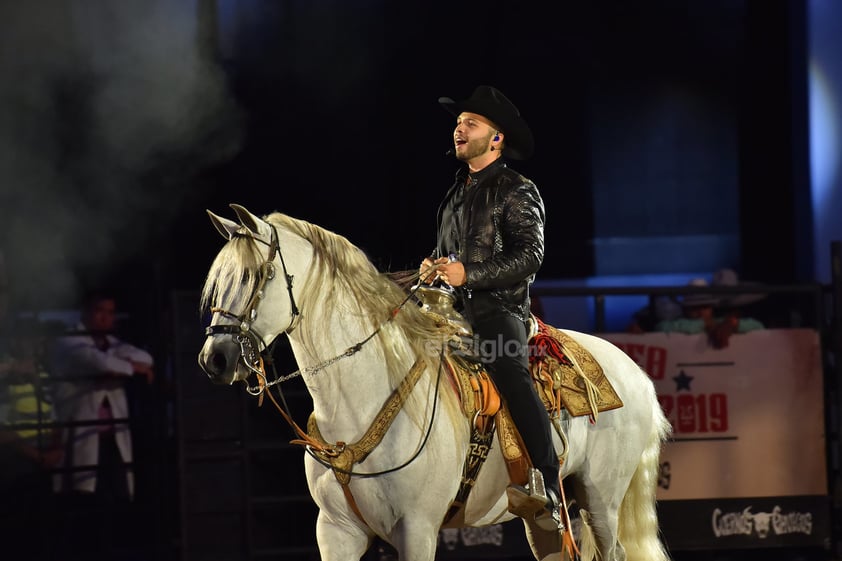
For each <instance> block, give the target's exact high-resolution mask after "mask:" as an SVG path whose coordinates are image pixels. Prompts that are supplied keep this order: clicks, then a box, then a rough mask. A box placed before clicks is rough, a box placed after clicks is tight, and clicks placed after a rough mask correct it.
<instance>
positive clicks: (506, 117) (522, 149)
mask: <svg viewBox="0 0 842 561" xmlns="http://www.w3.org/2000/svg"><path fill="white" fill-rule="evenodd" d="M439 103H440V104H441V106H442V107H444V108H445V109H446V110H447V111H448V112H449V113H451V114H452V115H454V116H456V117H458V116H459V114H460V113H462V112H463V111H468V112H469V113H476V114H477V115H482V116H483V117H485V118H486V119H488V120H490V121H491V122H493V123H494V124H495V125H497V126H498V127H500V132H502V133H503V134H504V135H506V140H505V146H506V148H505V150H504V153H505V155H506V156H507V157H509V158H512V159H514V160H525V159H527V158H529V157H531V156H532V152H533V151H534V150H535V140H534V139H533V138H532V131H531V130H529V125H527V124H526V121H524V120H523V117H521V115H520V111H518V108H517V107H515V104H514V103H512V102H511V101H509V98H507V97H506V96H505V95H503V93H502V92H501V91H500V90H498V89H497V88H494V87H491V86H477V88H476V89H475V90H474V93H472V94H471V97H469V98H468V99H465V100H462V101H453V100H452V99H451V98H449V97H440V98H439Z"/></svg>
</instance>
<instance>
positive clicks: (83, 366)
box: [52, 293, 154, 544]
mask: <svg viewBox="0 0 842 561" xmlns="http://www.w3.org/2000/svg"><path fill="white" fill-rule="evenodd" d="M81 312H82V313H81V323H80V324H79V325H78V326H77V329H78V330H77V331H76V332H74V333H72V334H66V335H63V336H61V337H59V338H58V339H57V340H56V343H55V345H54V347H53V349H52V366H53V374H54V375H55V376H56V378H57V384H56V412H57V415H58V418H59V420H61V421H69V422H74V423H75V422H82V423H84V422H91V424H80V425H78V426H69V427H67V428H66V429H65V430H64V434H63V439H62V440H63V445H64V451H65V455H64V461H63V463H62V467H66V468H76V467H79V466H96V468H95V470H73V469H71V470H67V471H65V472H64V473H61V474H58V475H57V476H56V478H55V487H56V490H57V491H62V492H65V493H69V494H70V496H71V497H73V500H72V501H71V505H72V507H73V508H76V509H82V510H84V509H99V510H98V511H97V512H99V513H100V514H103V516H104V517H103V518H102V519H100V521H101V522H102V524H101V525H100V527H99V528H96V531H99V532H100V544H102V543H103V541H104V540H107V541H108V542H110V541H111V538H112V536H113V535H114V534H118V536H117V539H118V540H119V539H120V538H121V537H123V536H125V535H126V534H125V533H124V534H123V536H120V535H119V534H120V532H125V528H122V527H120V524H121V521H119V520H112V519H111V517H110V516H109V515H108V512H107V511H106V512H103V511H102V509H103V508H104V507H105V508H112V507H115V508H121V507H125V506H126V505H127V504H128V503H130V502H131V501H132V500H133V499H134V474H133V471H132V469H131V467H129V466H126V465H125V463H130V462H132V461H133V450H132V439H131V434H130V429H129V424H128V422H127V419H128V417H129V402H128V397H127V394H126V389H125V383H126V381H127V379H128V378H130V377H133V376H143V377H145V378H146V381H147V382H148V383H152V381H153V378H154V372H153V369H152V365H153V359H152V356H151V355H150V354H149V353H148V352H147V351H145V350H143V349H141V348H139V347H136V346H134V345H132V344H129V343H127V342H125V341H123V340H122V339H120V338H118V337H117V336H115V335H114V331H115V327H116V315H117V304H116V299H115V298H114V297H113V296H111V295H109V294H108V293H94V294H91V295H89V296H88V297H87V298H86V299H85V301H84V304H83V308H82V311H81ZM115 419H116V421H114V420H115ZM120 419H123V420H122V421H121V420H120ZM97 421H99V422H100V424H96V422H97ZM109 421H110V422H109ZM90 522H91V521H90V520H88V521H84V522H81V521H80V522H79V524H82V525H83V526H82V527H80V528H76V529H74V530H72V531H70V532H69V534H70V535H71V536H73V535H74V534H76V533H77V532H85V531H88V532H90V531H91V529H92V527H93V526H94V524H91V523H90Z"/></svg>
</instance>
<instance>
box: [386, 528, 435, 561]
mask: <svg viewBox="0 0 842 561" xmlns="http://www.w3.org/2000/svg"><path fill="white" fill-rule="evenodd" d="M438 539H439V528H438V526H433V525H432V524H428V523H427V521H425V520H422V519H419V518H413V519H411V520H407V519H406V518H402V519H401V520H400V521H398V523H397V524H396V525H395V527H394V528H393V529H392V531H391V532H390V533H389V536H388V541H389V543H391V544H392V546H394V548H395V549H396V550H397V552H398V560H399V561H434V560H435V558H436V547H437V546H438Z"/></svg>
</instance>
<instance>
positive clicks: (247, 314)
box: [205, 226, 301, 377]
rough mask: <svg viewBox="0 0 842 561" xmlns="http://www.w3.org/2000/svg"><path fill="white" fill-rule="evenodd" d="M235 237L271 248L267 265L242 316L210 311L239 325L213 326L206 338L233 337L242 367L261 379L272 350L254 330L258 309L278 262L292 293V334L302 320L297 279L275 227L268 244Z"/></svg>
mask: <svg viewBox="0 0 842 561" xmlns="http://www.w3.org/2000/svg"><path fill="white" fill-rule="evenodd" d="M234 235H235V236H236V235H240V236H246V237H248V238H250V239H251V240H252V241H253V242H255V241H257V242H260V243H262V244H265V245H267V246H269V255H268V256H267V258H266V261H264V262H263V264H262V265H261V266H260V276H259V278H258V280H257V283H256V284H255V287H254V291H253V292H252V294H251V297H250V298H249V300H248V303H247V304H246V306H245V309H244V310H243V313H242V314H236V313H234V312H231V311H229V310H226V309H224V308H220V307H216V306H215V307H211V309H210V311H211V312H212V313H218V314H220V315H222V316H224V317H227V318H230V319H233V320H235V321H236V322H237V323H235V324H225V325H210V326H208V327H206V328H205V335H207V336H210V335H219V334H229V335H231V336H232V338H233V339H234V341H235V342H237V343H238V344H239V345H240V356H241V357H242V359H243V363H244V364H245V365H246V367H247V368H248V369H249V370H251V371H252V372H253V373H255V374H257V375H258V376H261V377H265V373H264V369H263V355H264V354H271V346H270V345H267V344H266V342H265V341H264V338H263V336H261V335H260V333H258V332H257V331H256V330H255V329H254V321H255V320H256V319H257V307H258V305H259V304H260V302H261V301H262V300H263V297H264V295H265V292H264V288H265V287H266V283H267V282H269V281H270V280H272V279H274V278H275V265H274V262H275V259H276V258H277V259H278V260H279V261H280V262H281V268H282V269H283V272H284V279H285V280H286V284H287V292H288V293H289V301H290V316H291V317H290V320H289V324H288V325H287V326H286V328H285V329H284V330H283V331H282V333H286V334H289V333H292V331H293V330H294V329H295V328H296V326H297V325H298V321H299V319H300V318H301V312H300V310H299V309H298V305H297V304H296V302H295V295H294V294H293V292H292V286H293V280H294V277H293V275H290V274H289V271H287V266H286V263H285V262H284V254H283V252H282V251H281V244H280V242H279V241H278V231H277V230H276V229H275V227H274V226H272V237H271V239H270V241H269V242H266V241H263V240H262V239H260V238H258V237H255V236H252V235H246V234H239V233H238V234H234Z"/></svg>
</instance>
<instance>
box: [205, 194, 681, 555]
mask: <svg viewBox="0 0 842 561" xmlns="http://www.w3.org/2000/svg"><path fill="white" fill-rule="evenodd" d="M231 207H232V208H233V209H234V211H235V213H236V215H237V219H238V221H236V222H235V221H233V220H228V219H225V218H222V217H220V216H217V215H215V214H213V213H211V212H210V211H208V213H209V215H210V217H211V221H212V222H213V224H214V226H215V227H216V228H217V230H219V232H220V233H222V235H223V236H224V237H225V238H226V239H228V240H229V241H228V242H227V243H226V244H225V245H224V247H223V248H222V250H221V251H220V252H219V254H218V255H217V256H216V259H215V260H214V262H213V264H212V265H211V268H210V270H209V272H208V276H207V280H206V283H205V286H204V290H203V294H202V303H203V307H204V308H205V309H207V308H208V307H209V308H210V311H211V313H212V315H211V325H210V326H209V327H208V328H207V338H206V340H205V343H204V346H203V347H202V349H201V352H200V354H199V363H200V364H201V366H202V368H203V369H204V370H205V371H206V372H207V374H208V376H209V377H210V378H211V380H212V381H213V382H215V383H224V384H233V383H234V382H239V381H242V382H245V383H246V384H248V381H247V380H248V379H252V380H254V379H256V378H257V377H262V373H263V372H265V370H264V369H263V361H262V357H261V354H260V353H262V352H264V351H265V350H266V349H267V347H269V345H270V344H271V342H272V341H273V340H274V339H275V338H276V337H277V336H279V335H281V334H283V333H285V334H286V335H287V336H288V337H289V339H290V343H291V347H292V350H293V352H294V355H295V359H296V361H297V363H298V365H299V370H298V371H296V372H294V373H291V374H290V375H288V376H285V377H281V378H280V379H279V380H275V381H274V383H280V382H282V381H283V380H284V379H289V378H290V377H292V376H295V375H300V376H302V377H303V381H304V383H305V384H306V386H307V388H308V391H309V393H310V395H311V396H312V399H313V408H314V410H313V414H312V416H311V422H310V431H309V432H310V436H309V437H308V436H303V439H304V441H305V442H307V443H309V445H310V446H308V451H309V452H310V453H307V454H305V455H304V462H305V472H306V476H307V483H308V486H309V490H310V494H311V495H312V498H313V500H314V501H315V503H316V504H317V505H318V507H319V514H318V519H317V521H316V538H317V542H318V547H319V551H320V553H321V558H322V559H323V560H324V561H349V560H351V559H360V558H361V557H362V556H363V555H364V554H365V552H366V551H367V549H368V548H369V547H370V545H371V543H372V540H373V539H374V538H375V536H379V537H380V538H381V539H383V540H384V541H386V542H388V543H389V544H391V545H392V546H393V547H394V548H395V549H396V550H397V552H398V555H399V559H400V560H401V561H433V559H434V558H435V552H436V546H437V542H438V534H439V529H440V528H441V526H442V521H443V519H444V518H445V515H446V513H447V512H448V508H449V507H450V505H451V503H452V502H453V500H454V497H455V496H456V494H457V490H458V489H459V487H460V482H461V479H462V472H463V467H464V463H465V457H466V450H467V447H468V446H469V440H470V433H471V427H470V423H469V422H468V421H467V420H466V419H465V417H464V415H463V413H462V410H461V409H460V405H459V401H458V396H457V395H456V392H455V391H454V389H453V388H452V387H451V386H450V384H448V383H447V382H446V381H444V380H442V378H443V375H442V372H441V370H442V369H441V363H440V354H439V353H440V350H441V347H442V343H441V340H442V337H441V333H440V331H438V330H437V328H436V327H435V325H434V323H433V322H432V321H431V320H430V319H429V318H428V317H427V316H426V315H425V314H424V313H422V311H421V310H420V309H419V307H418V306H417V305H414V304H406V305H402V304H405V303H406V291H405V290H404V289H402V288H401V287H400V286H398V284H396V283H395V282H393V280H391V279H390V278H389V276H388V275H386V274H383V273H381V272H378V270H377V269H376V268H375V267H374V266H373V265H372V263H371V262H370V260H369V259H368V258H367V257H366V255H365V254H364V253H363V252H362V251H361V250H360V249H359V248H357V247H355V246H354V245H353V244H351V243H350V242H349V241H348V240H347V239H346V238H344V237H342V236H340V235H337V234H335V233H333V232H330V231H327V230H325V229H324V228H321V227H319V226H316V225H314V224H311V223H308V222H305V221H302V220H297V219H294V218H291V217H289V216H286V215H283V214H280V213H273V214H271V215H268V216H265V217H263V218H260V217H258V216H255V215H254V214H252V213H251V212H249V211H248V210H247V209H245V208H243V207H241V206H239V205H231ZM564 332H565V333H567V334H568V335H569V336H570V337H572V338H574V339H575V340H576V341H577V342H579V343H580V344H581V345H582V346H584V347H585V348H586V349H587V350H588V351H590V353H592V355H593V356H594V357H595V358H596V360H597V361H598V362H599V363H600V364H601V365H602V367H603V369H604V371H605V374H606V376H607V377H608V379H609V380H610V382H611V384H612V385H613V387H614V389H615V390H616V392H617V394H618V395H619V397H620V398H621V399H622V401H623V403H624V405H623V406H622V407H620V408H618V409H615V410H611V411H605V412H602V413H600V414H599V415H598V417H597V418H596V421H595V422H593V421H592V420H589V417H587V416H579V417H569V416H567V415H563V416H562V419H561V422H560V423H558V424H557V427H561V428H562V429H563V433H564V435H565V437H562V435H560V434H556V435H555V436H556V446H557V450H558V452H559V455H560V457H562V454H564V456H563V457H564V461H563V463H562V469H561V476H562V477H563V478H564V483H565V487H566V488H568V489H571V494H572V495H573V498H575V501H576V505H577V506H578V507H579V508H580V509H581V510H580V512H581V515H582V520H583V521H584V522H586V524H584V527H583V530H582V531H581V536H580V538H579V540H580V541H579V545H578V547H579V551H580V552H581V556H580V558H581V559H582V560H583V561H591V560H593V559H601V560H602V561H625V560H627V561H667V560H668V555H667V553H666V551H665V548H664V546H663V544H662V543H661V541H660V539H659V527H658V520H657V514H656V508H655V493H656V487H657V475H658V468H659V454H660V449H661V445H662V443H663V441H664V440H665V439H666V438H667V437H668V435H669V432H670V426H669V423H668V421H667V420H666V419H665V417H664V415H663V412H662V410H661V407H660V405H659V403H658V400H657V396H656V394H655V390H654V387H653V385H652V383H651V381H650V379H649V377H648V376H647V375H646V373H644V372H643V371H642V370H641V369H640V367H638V365H637V364H636V363H635V362H633V361H632V360H631V359H630V358H629V357H628V356H627V355H626V354H625V353H623V352H622V351H621V350H619V349H618V348H617V347H615V346H614V345H612V344H611V343H609V342H607V341H605V340H603V339H600V338H597V337H595V336H592V335H588V334H584V333H578V332H575V331H569V330H564ZM254 374H258V376H257V377H255V376H253V375H254ZM413 377H414V378H417V379H418V381H417V383H414V385H413V384H412V383H409V382H408V379H409V378H413ZM268 382H269V384H270V385H272V383H273V381H272V380H269V381H268ZM265 383H266V380H261V385H260V388H261V389H266V387H265V385H264V384H265ZM256 387H257V386H254V387H253V388H252V389H254V388H256ZM261 396H262V394H261ZM395 396H398V399H397V401H396V397H395ZM384 404H385V406H384ZM384 410H390V412H391V415H392V417H391V418H390V421H391V422H390V423H385V427H384V423H383V422H382V420H383V413H382V412H383V411H384ZM288 420H289V419H288ZM293 424H294V423H293ZM314 432H315V433H316V434H318V435H319V438H313V437H312V434H313V433H314ZM300 434H302V435H304V432H303V431H301V432H300ZM319 443H323V444H327V445H326V446H325V445H322V444H319ZM328 443H330V444H328ZM564 444H566V445H567V448H568V449H567V450H563V449H562V448H563V445H564ZM331 454H332V456H331ZM355 454H356V455H355ZM343 457H344V459H343ZM328 458H333V459H339V460H341V461H338V463H337V464H333V466H337V465H338V466H339V467H338V468H337V469H335V470H334V469H333V467H332V465H331V463H330V462H328V461H326V459H328ZM343 462H344V463H343ZM342 466H344V468H343V467H342ZM343 481H344V483H343ZM508 483H509V476H508V472H507V470H506V467H505V460H504V458H503V456H502V453H501V451H500V446H496V445H494V446H492V447H491V451H490V452H489V454H488V458H487V460H486V461H485V463H484V465H483V466H482V468H481V470H480V472H479V475H478V477H477V480H476V483H475V485H474V487H473V490H472V491H471V493H470V495H469V496H468V499H467V502H466V504H465V508H464V522H463V523H461V522H460V525H461V526H485V525H490V524H495V523H499V522H504V521H506V520H510V519H512V518H514V515H513V514H511V513H510V512H508V509H507V507H508V505H507V495H506V487H507V485H508ZM523 520H524V525H525V527H526V531H527V539H528V541H529V544H530V547H531V548H532V551H533V554H534V556H535V558H536V559H538V560H549V559H561V558H562V556H563V555H564V556H565V557H568V556H567V555H565V554H564V553H563V551H562V550H564V551H567V548H562V547H561V545H560V542H561V539H560V538H559V533H558V532H547V531H544V530H542V529H540V528H539V527H538V526H537V525H536V524H535V523H534V521H529V520H527V519H526V518H524V519H523Z"/></svg>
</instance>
